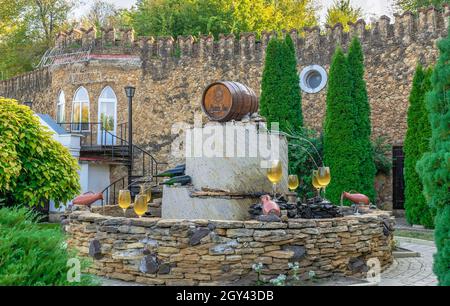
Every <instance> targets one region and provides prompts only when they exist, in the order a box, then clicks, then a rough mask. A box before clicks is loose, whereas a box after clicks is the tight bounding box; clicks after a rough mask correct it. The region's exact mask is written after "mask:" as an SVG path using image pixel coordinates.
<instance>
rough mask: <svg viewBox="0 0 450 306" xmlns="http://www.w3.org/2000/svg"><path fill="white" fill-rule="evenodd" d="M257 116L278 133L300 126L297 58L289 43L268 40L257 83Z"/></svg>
mask: <svg viewBox="0 0 450 306" xmlns="http://www.w3.org/2000/svg"><path fill="white" fill-rule="evenodd" d="M260 104H261V114H262V115H263V116H265V117H266V118H267V121H268V123H269V124H270V123H273V122H278V123H279V125H280V130H282V131H287V130H288V128H291V127H294V128H296V129H297V128H299V127H302V126H303V116H302V108H301V94H300V85H299V76H298V73H297V58H296V55H295V48H294V45H293V42H292V39H291V37H290V36H289V35H287V36H286V38H285V39H284V40H279V39H276V38H274V39H271V40H270V42H269V44H268V46H267V51H266V61H265V65H264V70H263V76H262V82H261V103H260Z"/></svg>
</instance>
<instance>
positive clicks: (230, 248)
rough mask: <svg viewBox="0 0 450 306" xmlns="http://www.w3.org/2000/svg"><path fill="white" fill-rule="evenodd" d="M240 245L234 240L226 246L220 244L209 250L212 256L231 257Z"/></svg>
mask: <svg viewBox="0 0 450 306" xmlns="http://www.w3.org/2000/svg"><path fill="white" fill-rule="evenodd" d="M238 245H239V243H238V242H237V241H236V240H232V241H230V242H227V243H225V244H219V245H216V246H214V247H211V248H209V254H210V255H230V254H234V249H235V248H236V247H237V246H238Z"/></svg>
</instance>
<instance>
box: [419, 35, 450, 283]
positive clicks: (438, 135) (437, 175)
mask: <svg viewBox="0 0 450 306" xmlns="http://www.w3.org/2000/svg"><path fill="white" fill-rule="evenodd" d="M438 48H439V51H440V55H439V59H438V62H437V64H436V66H435V68H434V71H433V75H432V77H431V87H432V89H431V91H430V92H429V93H428V94H427V97H426V103H427V109H428V112H429V114H430V116H429V119H430V123H431V141H430V151H429V152H427V153H425V154H424V156H423V157H422V159H421V160H420V161H419V162H418V163H417V170H418V172H419V175H420V178H421V179H422V183H423V186H424V195H425V199H426V200H427V202H428V204H429V205H430V206H431V207H433V208H434V209H436V224H435V234H434V235H435V241H436V248H437V253H436V254H435V256H434V268H433V269H434V273H435V274H436V275H437V278H438V280H439V284H440V285H441V286H450V269H449V267H450V65H449V64H448V63H449V62H450V31H448V34H447V37H446V38H445V39H442V40H441V41H439V43H438Z"/></svg>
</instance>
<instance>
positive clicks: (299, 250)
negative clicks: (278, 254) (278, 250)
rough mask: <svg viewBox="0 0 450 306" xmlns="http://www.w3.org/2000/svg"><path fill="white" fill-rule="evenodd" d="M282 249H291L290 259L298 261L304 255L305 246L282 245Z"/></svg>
mask: <svg viewBox="0 0 450 306" xmlns="http://www.w3.org/2000/svg"><path fill="white" fill-rule="evenodd" d="M282 250H287V251H292V252H294V255H293V256H292V258H291V259H292V261H298V260H301V259H303V258H304V257H305V256H306V248H305V247H304V246H300V245H284V246H283V247H282Z"/></svg>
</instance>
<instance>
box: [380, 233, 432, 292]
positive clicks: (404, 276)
mask: <svg viewBox="0 0 450 306" xmlns="http://www.w3.org/2000/svg"><path fill="white" fill-rule="evenodd" d="M396 240H397V241H398V242H399V243H400V247H402V248H406V249H408V250H411V251H415V252H419V253H420V255H421V256H420V257H411V258H396V259H395V260H394V263H393V264H392V266H391V267H389V268H388V269H387V270H386V271H385V272H383V273H382V274H381V282H380V283H379V286H436V285H437V284H438V283H437V279H436V276H435V275H434V274H433V270H432V268H433V254H434V253H435V252H436V247H435V246H434V243H433V242H432V241H424V240H419V239H412V238H403V237H396Z"/></svg>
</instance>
